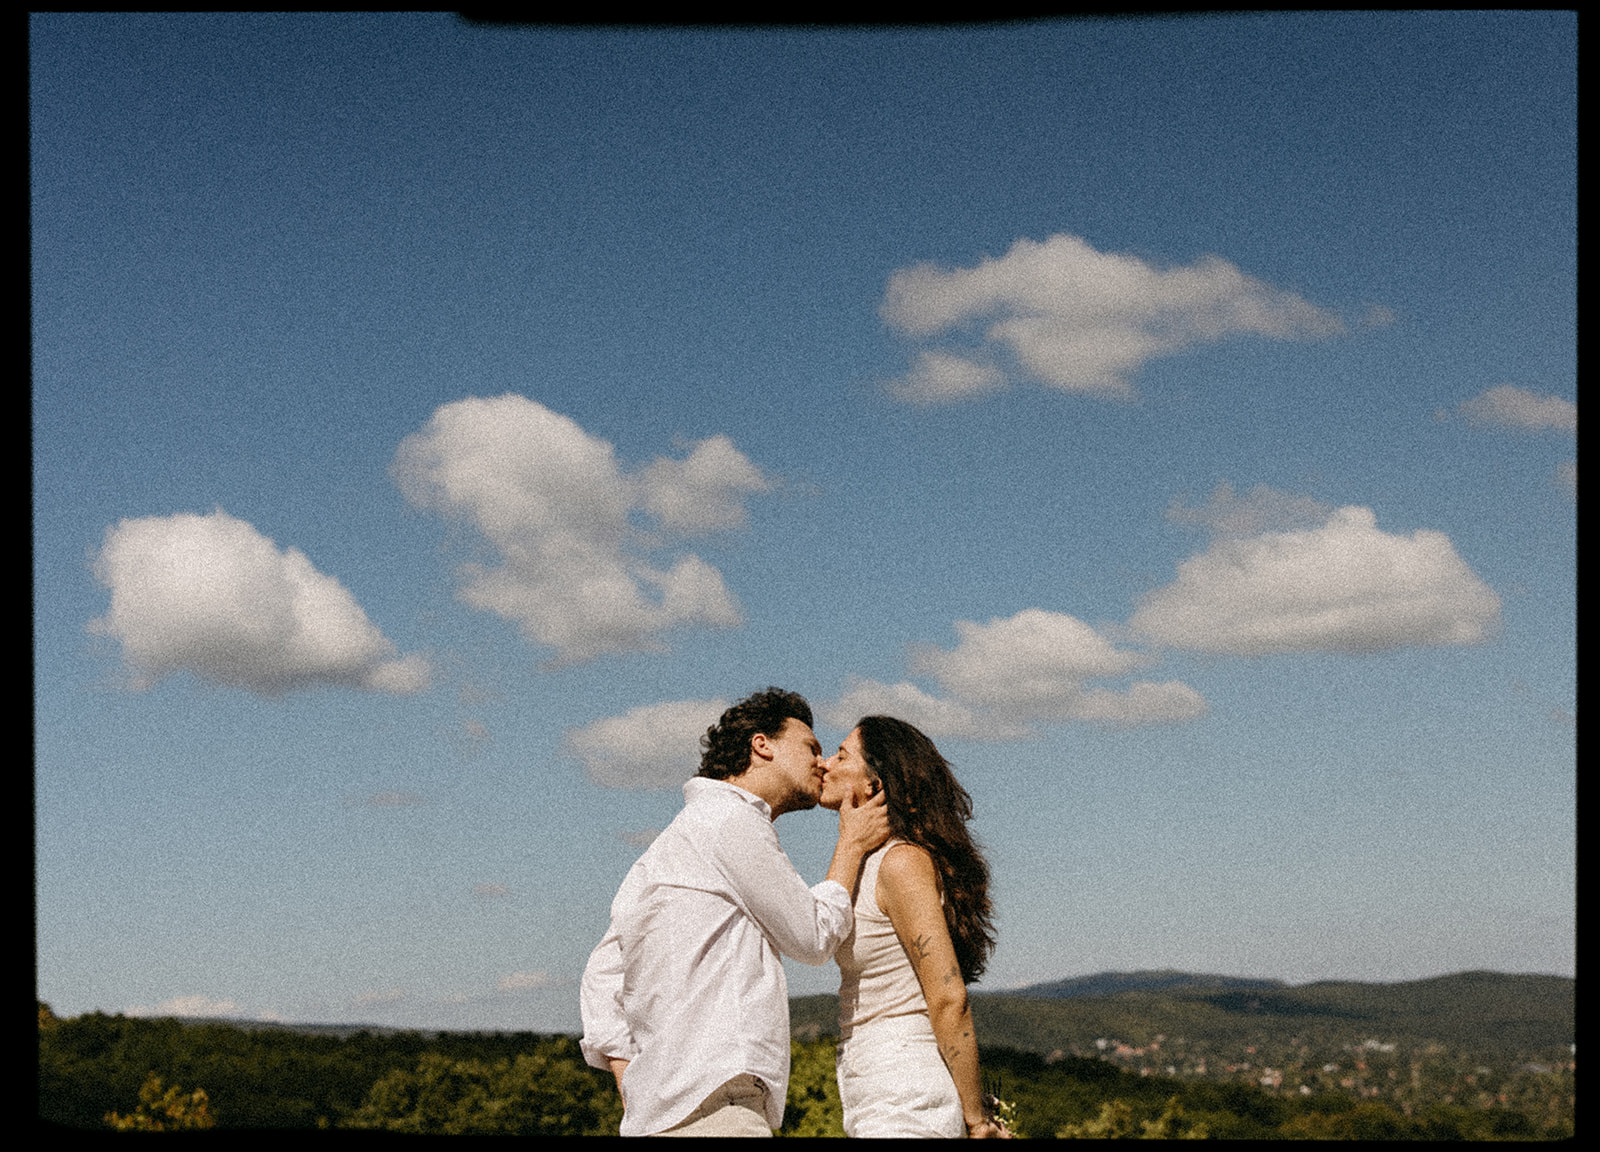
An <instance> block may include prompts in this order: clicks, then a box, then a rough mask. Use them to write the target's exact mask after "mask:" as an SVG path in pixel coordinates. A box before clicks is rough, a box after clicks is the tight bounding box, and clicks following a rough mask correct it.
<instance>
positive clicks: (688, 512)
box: [639, 436, 770, 535]
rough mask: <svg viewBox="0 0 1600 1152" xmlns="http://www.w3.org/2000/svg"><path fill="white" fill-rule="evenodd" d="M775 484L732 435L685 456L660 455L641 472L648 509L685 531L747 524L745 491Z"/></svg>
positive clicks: (671, 526) (642, 498)
mask: <svg viewBox="0 0 1600 1152" xmlns="http://www.w3.org/2000/svg"><path fill="white" fill-rule="evenodd" d="M769 487H770V485H769V484H768V483H767V480H766V477H764V476H763V475H762V474H761V470H760V469H758V468H757V467H756V466H755V465H754V464H752V463H750V461H749V460H747V459H746V458H745V456H744V454H743V453H741V452H740V451H739V450H738V449H737V448H735V447H734V446H733V441H732V440H729V439H728V438H727V437H726V436H712V437H709V438H708V439H705V440H702V441H700V443H698V444H696V445H695V446H694V449H693V450H692V451H691V452H690V453H689V455H688V457H687V458H685V459H683V460H668V459H666V458H661V459H658V460H656V461H655V462H654V463H653V464H651V465H650V466H649V467H648V468H646V469H645V470H644V472H643V473H642V474H641V475H640V478H639V489H640V504H641V505H642V506H643V508H644V510H645V511H646V512H648V513H650V514H651V515H653V516H655V517H657V518H658V519H659V520H660V521H661V525H662V527H663V528H666V529H668V530H670V531H675V532H680V533H683V534H684V535H700V534H701V533H705V532H715V531H718V530H720V529H727V528H743V527H744V523H745V509H744V497H745V494H746V493H754V492H765V491H767V489H768V488H769Z"/></svg>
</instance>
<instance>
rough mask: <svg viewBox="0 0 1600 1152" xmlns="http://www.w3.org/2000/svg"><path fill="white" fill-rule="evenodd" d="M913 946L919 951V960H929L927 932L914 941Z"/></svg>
mask: <svg viewBox="0 0 1600 1152" xmlns="http://www.w3.org/2000/svg"><path fill="white" fill-rule="evenodd" d="M911 946H912V947H913V948H915V949H916V950H917V959H918V960H926V959H927V958H928V934H927V933H926V932H924V933H923V934H922V935H921V936H918V937H917V938H916V939H915V940H913V941H912V942H911Z"/></svg>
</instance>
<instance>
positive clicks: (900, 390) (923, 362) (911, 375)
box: [889, 350, 1006, 403]
mask: <svg viewBox="0 0 1600 1152" xmlns="http://www.w3.org/2000/svg"><path fill="white" fill-rule="evenodd" d="M1005 385H1006V376H1005V373H1004V372H1002V371H1000V369H998V368H996V367H995V366H994V365H992V364H980V363H978V362H977V361H975V360H969V359H968V358H967V357H965V356H955V355H952V354H950V353H948V352H934V351H928V350H924V351H922V352H920V353H918V355H917V363H916V366H915V367H913V368H912V369H911V371H910V372H908V373H906V374H905V375H904V376H902V377H900V378H899V379H898V380H894V381H891V382H890V384H889V392H890V394H891V395H893V396H897V397H899V398H900V399H901V400H912V401H917V402H924V403H937V402H939V401H943V400H965V399H967V398H968V397H970V396H982V395H985V394H987V393H989V392H995V391H998V390H999V389H1001V388H1004V387H1005Z"/></svg>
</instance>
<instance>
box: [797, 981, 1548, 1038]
mask: <svg viewBox="0 0 1600 1152" xmlns="http://www.w3.org/2000/svg"><path fill="white" fill-rule="evenodd" d="M1094 988H1113V989H1119V990H1117V991H1113V992H1110V993H1098V994H1097V993H1096V992H1094V991H1090V989H1094ZM1575 988H1576V981H1574V980H1573V979H1571V978H1570V977H1565V976H1528V975H1508V974H1506V973H1500V972H1462V973H1458V974H1456V975H1453V976H1439V977H1435V978H1433V979H1429V980H1408V981H1402V982H1399V983H1394V984H1369V983H1359V982H1355V981H1323V982H1319V983H1315V984H1302V985H1298V986H1290V985H1287V984H1284V983H1282V982H1281V981H1271V980H1245V979H1240V978H1234V977H1219V976H1204V975H1191V974H1187V973H1181V972H1156V973H1152V972H1136V973H1102V974H1100V975H1097V976H1088V977H1082V978H1080V979H1078V980H1062V981H1056V982H1052V983H1049V984H1043V985H1037V986H1035V987H1034V988H1024V989H1018V990H1015V991H1010V992H974V993H973V996H972V1011H973V1016H974V1018H975V1020H976V1023H977V1025H978V1035H979V1039H980V1041H981V1042H982V1043H984V1044H985V1045H995V1046H1004V1047H1008V1048H1017V1049H1021V1050H1023V1051H1028V1052H1036V1053H1039V1054H1041V1055H1046V1054H1050V1053H1053V1052H1065V1053H1072V1052H1074V1051H1076V1052H1081V1053H1085V1054H1092V1052H1093V1050H1094V1045H1095V1041H1096V1040H1097V1039H1100V1038H1105V1037H1110V1038H1115V1039H1119V1040H1122V1041H1125V1042H1127V1043H1129V1044H1132V1045H1144V1044H1148V1043H1150V1042H1151V1041H1152V1040H1153V1039H1155V1038H1156V1037H1158V1036H1164V1037H1170V1038H1183V1039H1184V1040H1185V1041H1186V1042H1189V1043H1194V1042H1200V1043H1203V1044H1205V1045H1207V1046H1209V1047H1215V1048H1217V1049H1222V1048H1229V1049H1232V1048H1235V1047H1238V1048H1241V1049H1242V1048H1243V1047H1244V1046H1247V1045H1267V1046H1276V1045H1280V1044H1288V1043H1289V1042H1290V1041H1291V1040H1294V1039H1298V1040H1302V1041H1304V1042H1306V1043H1310V1044H1313V1045H1314V1046H1325V1045H1326V1046H1332V1047H1339V1046H1341V1045H1343V1044H1360V1043H1363V1042H1364V1041H1366V1040H1368V1039H1373V1038H1376V1039H1379V1040H1383V1041H1396V1042H1401V1043H1406V1044H1414V1043H1424V1042H1431V1043H1435V1044H1443V1045H1447V1046H1449V1047H1451V1048H1453V1049H1460V1050H1463V1051H1475V1052H1483V1053H1485V1054H1490V1053H1492V1054H1499V1055H1504V1056H1511V1055H1514V1054H1532V1053H1551V1052H1556V1051H1561V1050H1565V1049H1566V1048H1567V1046H1568V1045H1570V1044H1571V1043H1573V1042H1574V1038H1575V1037H1574V1033H1575V1015H1574V1011H1575V1010H1574V994H1575ZM1041 989H1042V990H1044V991H1040V990H1041ZM789 1010H790V1026H791V1029H792V1030H793V1032H794V1034H795V1035H796V1036H797V1037H799V1038H801V1039H810V1038H813V1037H815V1036H818V1035H836V1034H837V1033H838V998H837V997H835V996H803V997H797V998H795V999H793V1000H791V1001H790V1002H789Z"/></svg>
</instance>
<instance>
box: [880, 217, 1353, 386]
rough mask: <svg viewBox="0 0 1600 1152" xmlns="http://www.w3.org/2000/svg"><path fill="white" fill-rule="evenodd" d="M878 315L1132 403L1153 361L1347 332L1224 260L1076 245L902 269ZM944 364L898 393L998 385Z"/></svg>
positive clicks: (1055, 240)
mask: <svg viewBox="0 0 1600 1152" xmlns="http://www.w3.org/2000/svg"><path fill="white" fill-rule="evenodd" d="M879 311H880V315H881V316H882V317H883V319H884V320H885V321H886V322H888V323H889V324H890V325H892V326H893V327H895V328H897V329H899V330H900V331H901V332H904V333H906V334H907V335H909V336H913V337H919V338H933V337H939V336H943V335H945V334H946V333H949V332H952V331H954V330H964V329H967V328H969V327H970V326H972V325H974V324H976V323H987V325H988V327H987V328H986V329H985V331H984V333H983V339H984V341H985V342H986V343H987V344H990V345H998V346H999V347H1001V348H1004V349H1006V350H1007V351H1008V352H1009V353H1010V354H1011V355H1012V356H1013V357H1014V358H1015V360H1016V362H1017V364H1018V365H1019V367H1020V368H1021V370H1022V372H1023V373H1024V374H1025V375H1028V376H1032V377H1034V378H1036V379H1038V380H1041V381H1043V382H1044V383H1045V384H1048V385H1050V386H1052V387H1055V388H1060V389H1063V390H1065V391H1068V392H1086V393H1092V394H1096V395H1102V396H1113V397H1123V398H1127V397H1131V396H1132V395H1133V393H1134V389H1133V376H1134V375H1135V374H1136V373H1137V372H1138V371H1139V369H1140V368H1141V367H1142V366H1143V365H1144V364H1145V363H1146V361H1148V360H1150V359H1152V358H1154V357H1157V356H1169V355H1172V354H1174V353H1176V352H1179V351H1181V350H1182V349H1184V348H1186V347H1189V346H1191V345H1194V344H1198V343H1202V342H1205V341H1212V340H1220V339H1222V338H1223V337H1225V336H1229V335H1232V334H1235V333H1249V334H1253V335H1258V336H1268V337H1272V338H1274V339H1280V340H1282V339H1291V338H1295V337H1309V336H1327V335H1332V334H1334V333H1337V332H1341V331H1343V329H1344V325H1343V324H1342V322H1341V321H1340V320H1339V318H1338V317H1337V316H1335V315H1334V314H1332V313H1330V312H1326V311H1324V310H1323V309H1320V308H1317V307H1316V306H1314V305H1312V304H1310V303H1308V302H1306V301H1305V300H1303V299H1301V298H1300V297H1299V296H1297V295H1295V294H1294V293H1292V292H1287V291H1284V290H1283V289H1279V288H1274V287H1272V286H1271V285H1269V284H1266V283H1264V282H1263V281H1260V280H1257V279H1255V278H1254V277H1251V276H1247V275H1245V274H1244V273H1243V272H1241V271H1240V270H1239V269H1238V268H1236V267H1234V266H1233V265H1232V264H1230V263H1228V262H1227V261H1226V260H1222V259H1219V258H1218V257H1215V256H1207V257H1204V258H1202V259H1200V260H1199V261H1197V262H1196V263H1194V264H1191V265H1189V266H1187V267H1178V268H1168V269H1161V268H1156V267H1153V266H1152V265H1150V264H1147V263H1145V262H1144V261H1143V260H1140V259H1138V258H1137V257H1134V256H1125V255H1116V254H1113V253H1103V252H1097V251H1095V250H1094V249H1093V248H1092V247H1090V246H1089V245H1088V244H1087V243H1086V242H1084V241H1083V240H1082V239H1080V238H1078V237H1076V236H1070V235H1065V234H1061V235H1055V236H1052V237H1050V238H1049V239H1048V240H1045V241H1044V242H1042V243H1040V242H1036V241H1033V240H1028V239H1026V238H1024V239H1020V240H1018V241H1017V242H1016V243H1015V244H1013V245H1012V246H1011V251H1009V252H1008V253H1006V254H1005V256H1003V257H1001V258H1000V259H998V260H996V259H991V258H985V259H984V260H983V261H981V262H980V263H979V264H978V265H977V266H976V267H972V268H955V269H943V268H939V267H937V266H935V265H932V264H919V265H916V266H914V267H911V268H904V269H901V270H900V271H898V272H896V273H894V275H893V276H891V277H890V278H889V287H888V291H887V293H886V294H885V296H884V301H883V304H882V307H881V308H880V310H879ZM934 355H935V356H936V357H937V358H936V359H933V360H929V359H928V358H926V357H925V358H924V359H923V360H922V361H920V362H919V364H918V366H917V368H916V369H914V370H913V371H912V372H911V374H910V375H908V376H907V377H904V378H903V379H902V380H901V381H899V382H898V383H897V384H895V385H893V386H892V388H891V390H892V391H894V392H896V393H897V394H899V395H902V396H906V397H908V398H913V399H920V400H936V399H950V398H954V397H956V396H962V395H969V394H971V393H973V392H975V391H979V390H985V391H986V390H990V389H992V388H995V387H998V386H999V379H998V376H997V374H996V375H990V374H989V373H990V372H992V371H993V370H988V369H984V368H982V367H981V365H980V364H979V362H977V361H974V360H972V359H970V358H967V357H964V356H957V355H953V354H948V353H937V354H934Z"/></svg>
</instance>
